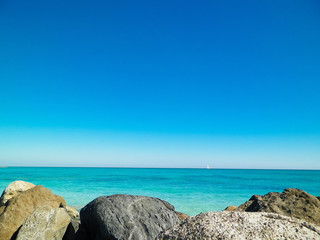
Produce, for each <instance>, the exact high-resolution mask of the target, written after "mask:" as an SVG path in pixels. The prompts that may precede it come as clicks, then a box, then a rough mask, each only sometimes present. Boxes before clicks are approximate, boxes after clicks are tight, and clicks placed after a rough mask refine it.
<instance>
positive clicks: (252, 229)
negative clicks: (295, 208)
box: [158, 211, 320, 240]
mask: <svg viewBox="0 0 320 240" xmlns="http://www.w3.org/2000/svg"><path fill="white" fill-rule="evenodd" d="M158 239H161V240H178V239H179V240H182V239H184V240H193V239H201V240H209V239H219V240H223V239H226V240H227V239H228V240H229V239H234V240H243V239H247V240H259V239H260V240H264V239H278V240H279V239H282V240H285V239H292V240H296V239H304V240H307V239H320V227H317V226H316V225H314V224H311V223H308V222H305V221H301V220H299V219H295V218H290V217H286V216H282V215H279V214H274V213H251V212H228V211H222V212H208V213H201V214H199V215H197V216H195V217H190V218H188V219H186V220H184V221H183V223H182V224H180V225H176V226H174V227H173V228H171V229H169V230H167V231H165V232H163V233H161V234H160V235H159V237H158Z"/></svg>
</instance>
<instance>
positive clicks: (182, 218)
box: [177, 212, 189, 221]
mask: <svg viewBox="0 0 320 240" xmlns="http://www.w3.org/2000/svg"><path fill="white" fill-rule="evenodd" d="M177 215H178V218H179V219H180V220H181V221H182V220H184V219H186V218H188V217H189V216H188V215H187V214H184V213H181V212H177Z"/></svg>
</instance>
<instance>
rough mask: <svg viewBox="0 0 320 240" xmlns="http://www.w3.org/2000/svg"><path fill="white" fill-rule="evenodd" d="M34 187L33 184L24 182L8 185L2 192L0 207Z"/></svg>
mask: <svg viewBox="0 0 320 240" xmlns="http://www.w3.org/2000/svg"><path fill="white" fill-rule="evenodd" d="M33 187H35V185H34V184H32V183H28V182H24V181H14V182H12V183H10V184H9V185H8V186H7V187H6V188H5V189H4V191H3V193H2V195H1V198H0V206H3V205H5V203H6V202H7V201H8V200H9V199H10V198H12V197H14V196H17V195H18V194H20V193H22V192H24V191H26V190H28V189H30V188H33Z"/></svg>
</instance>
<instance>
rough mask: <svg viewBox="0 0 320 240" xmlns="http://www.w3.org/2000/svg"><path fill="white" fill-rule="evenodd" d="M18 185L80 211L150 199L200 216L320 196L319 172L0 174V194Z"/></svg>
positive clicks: (21, 170)
mask: <svg viewBox="0 0 320 240" xmlns="http://www.w3.org/2000/svg"><path fill="white" fill-rule="evenodd" d="M15 180H23V181H27V182H32V183H34V184H36V185H42V186H44V187H47V188H49V189H50V190H51V191H52V192H53V193H55V194H58V195H61V196H63V197H64V198H65V200H66V202H67V204H68V205H70V206H74V207H75V208H77V209H80V208H81V207H83V206H85V205H86V204H87V203H89V202H90V201H92V200H93V199H95V198H96V197H99V196H107V195H112V194H117V193H125V194H134V195H145V196H151V197H157V198H160V199H163V200H166V201H168V202H169V203H171V204H172V205H173V206H175V208H176V210H177V211H180V212H184V213H186V214H189V215H196V214H199V213H201V212H207V211H220V210H223V209H224V208H225V207H227V206H229V205H236V206H237V205H240V204H241V203H243V202H245V201H247V200H248V199H249V198H250V197H251V196H252V195H254V194H266V193H268V192H271V191H276V192H282V191H283V190H284V189H285V188H299V189H302V190H304V191H306V192H308V193H310V194H312V195H316V196H320V171H316V170H315V171H310V170H242V169H241V170H240V169H210V170H208V169H154V168H52V167H48V168H47V167H9V168H0V190H1V191H2V190H3V189H4V188H5V187H6V186H7V185H8V184H9V183H11V182H12V181H15Z"/></svg>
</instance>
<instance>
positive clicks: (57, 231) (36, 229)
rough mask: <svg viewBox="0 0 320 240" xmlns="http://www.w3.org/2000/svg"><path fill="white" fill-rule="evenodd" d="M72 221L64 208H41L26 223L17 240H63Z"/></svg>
mask: <svg viewBox="0 0 320 240" xmlns="http://www.w3.org/2000/svg"><path fill="white" fill-rule="evenodd" d="M70 221H71V218H70V216H69V214H68V213H67V211H66V210H65V209H64V208H52V207H48V206H41V207H39V208H37V209H36V210H35V211H34V212H33V213H32V214H31V215H30V216H29V217H28V218H27V220H26V221H25V222H24V224H23V225H22V227H21V229H20V230H19V233H18V235H17V238H16V240H29V239H33V240H62V238H63V236H64V234H65V232H66V230H67V227H68V225H69V223H70Z"/></svg>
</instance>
